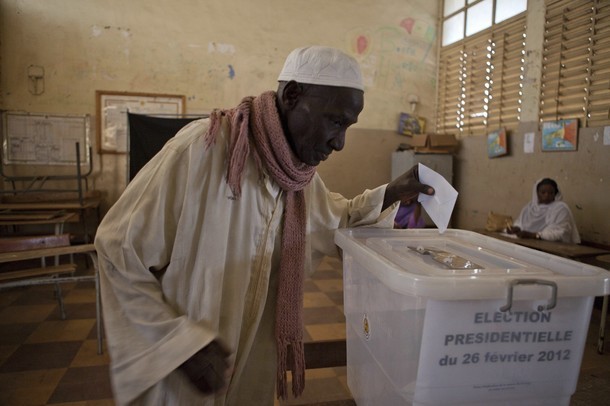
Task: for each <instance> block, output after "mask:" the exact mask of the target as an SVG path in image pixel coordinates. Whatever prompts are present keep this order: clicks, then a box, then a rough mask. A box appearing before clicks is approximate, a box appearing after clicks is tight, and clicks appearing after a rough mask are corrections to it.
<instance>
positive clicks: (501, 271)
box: [365, 236, 553, 276]
mask: <svg viewBox="0 0 610 406" xmlns="http://www.w3.org/2000/svg"><path fill="white" fill-rule="evenodd" d="M365 244H366V245H367V246H368V247H370V248H371V249H373V250H375V251H376V252H378V253H379V254H380V255H382V256H384V257H386V258H387V259H389V260H391V261H392V262H394V263H395V264H396V265H398V266H400V267H403V268H404V269H405V270H407V271H409V272H412V273H413V272H414V273H422V274H426V275H434V276H456V275H464V276H472V275H479V276H485V275H537V276H541V275H552V273H553V272H552V271H550V270H548V269H544V268H541V267H536V266H531V264H529V265H528V264H526V263H524V262H522V261H520V260H518V259H516V258H512V257H509V256H507V255H503V254H499V253H494V252H491V251H490V250H489V249H486V248H484V247H481V246H478V245H475V244H472V245H469V244H466V243H464V242H459V241H453V240H452V239H451V238H445V237H439V238H425V237H424V238H422V237H405V236H402V237H396V238H367V239H366V241H365ZM414 264H417V266H414Z"/></svg>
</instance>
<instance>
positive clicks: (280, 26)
mask: <svg viewBox="0 0 610 406" xmlns="http://www.w3.org/2000/svg"><path fill="white" fill-rule="evenodd" d="M0 5H1V9H0V35H1V40H2V41H1V45H0V57H1V64H0V69H1V77H0V86H1V89H2V95H1V99H0V103H1V105H0V107H1V108H2V109H5V110H11V111H14V110H23V111H27V112H32V113H52V114H89V115H91V116H92V118H93V123H95V119H96V115H97V113H98V112H96V111H95V91H96V90H105V91H131V92H142V93H166V94H183V95H185V96H186V108H187V112H188V113H192V114H197V113H202V112H207V111H209V110H211V109H212V108H216V107H232V106H234V105H236V104H237V103H238V102H239V100H240V99H241V98H242V97H244V96H247V95H256V94H259V93H261V92H262V91H265V90H269V89H275V88H276V86H277V75H278V73H279V71H280V70H281V67H282V65H283V61H284V59H285V57H286V55H287V54H288V53H289V52H290V51H291V50H292V49H294V48H296V47H299V46H304V45H310V44H322V45H330V46H335V47H338V48H341V49H344V50H345V51H347V52H348V53H350V54H351V55H353V56H354V57H356V58H357V59H358V60H359V61H360V63H361V65H362V69H363V73H364V79H365V82H366V96H365V98H366V100H365V108H364V111H363V112H362V114H361V116H360V119H359V123H358V124H357V128H361V129H362V128H373V129H382V130H393V129H394V128H396V127H397V123H398V117H399V114H400V112H401V111H410V105H409V102H408V97H409V96H410V95H412V94H413V95H417V96H418V97H419V99H420V104H419V106H418V109H419V111H420V112H422V115H424V116H426V117H427V118H428V120H429V121H431V120H432V119H433V111H434V102H435V81H436V76H435V69H436V65H437V63H436V60H437V47H436V20H437V14H438V4H437V2H435V1H425V0H417V1H410V2H405V1H403V0H379V1H375V2H370V1H362V0H335V1H323V0H307V1H306V0H292V1H283V0H259V1H249V0H207V1H203V0H185V1H180V2H167V1H162V0H131V1H122V0H92V1H74V0H46V1H22V0H0ZM30 65H38V66H42V67H43V68H44V71H45V77H44V87H45V91H44V93H43V94H41V95H38V96H34V95H32V94H30V93H29V91H28V78H27V73H26V71H27V67H28V66H30ZM93 127H95V125H93ZM93 130H95V128H93ZM392 135H393V134H392ZM391 138H393V137H392V136H390V137H389V138H386V136H385V135H383V134H382V135H376V136H374V137H371V138H370V139H368V140H367V141H366V142H362V143H358V144H357V147H356V148H355V150H354V147H353V146H350V150H351V151H352V152H354V153H355V154H356V155H367V154H368V153H370V155H371V156H376V157H382V156H386V151H387V143H389V142H391V141H390V139H391ZM95 139H96V136H95V134H93V136H92V141H93V143H95ZM378 147H380V148H379V149H378ZM95 150H96V148H95V145H94V151H95ZM333 158H334V157H333ZM344 159H346V158H342V160H341V161H340V162H341V163H340V166H343V165H344ZM347 161H349V160H347ZM94 162H95V173H94V176H93V186H94V187H95V188H96V189H101V190H104V191H105V192H106V193H107V205H108V204H111V203H112V202H114V201H115V200H116V198H117V197H118V196H119V195H120V193H121V192H122V190H123V188H124V186H125V179H126V177H125V168H126V159H125V156H124V155H115V154H103V155H101V156H100V155H97V154H94ZM368 162H369V163H370V164H371V165H372V166H371V167H369V168H368V169H367V171H368V172H370V173H375V172H376V171H377V163H378V162H377V160H371V159H369V160H368ZM346 164H347V163H346ZM9 169H10V171H17V172H19V174H28V172H31V171H34V170H37V169H39V168H30V167H18V168H9ZM52 170H55V171H59V170H61V168H52ZM339 172H340V173H343V172H345V171H339ZM339 172H335V171H334V170H331V171H327V173H326V174H327V176H328V177H329V180H331V183H333V182H332V178H333V176H335V173H339ZM347 172H349V170H347ZM378 179H379V181H380V183H383V182H387V181H388V180H389V176H386V175H384V176H379V177H378ZM342 181H343V182H350V183H352V185H353V186H350V188H349V189H350V190H355V189H358V188H359V186H360V184H359V179H357V178H351V177H348V178H344V179H342ZM335 183H336V182H335Z"/></svg>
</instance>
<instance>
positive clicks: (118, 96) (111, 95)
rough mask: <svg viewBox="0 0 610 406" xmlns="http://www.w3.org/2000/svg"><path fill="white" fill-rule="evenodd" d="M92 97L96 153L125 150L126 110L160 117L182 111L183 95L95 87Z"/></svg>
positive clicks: (183, 109) (120, 152) (115, 152)
mask: <svg viewBox="0 0 610 406" xmlns="http://www.w3.org/2000/svg"><path fill="white" fill-rule="evenodd" d="M95 98H96V100H95V105H96V112H97V150H98V152H99V153H100V154H104V153H106V154H126V153H127V152H128V151H129V140H128V139H127V135H128V122H127V112H130V113H136V114H147V115H152V116H155V115H158V116H161V117H163V116H171V117H181V116H182V115H183V114H184V112H185V100H186V98H185V96H184V95H175V94H155V93H133V92H113V91H104V90H97V91H96V92H95Z"/></svg>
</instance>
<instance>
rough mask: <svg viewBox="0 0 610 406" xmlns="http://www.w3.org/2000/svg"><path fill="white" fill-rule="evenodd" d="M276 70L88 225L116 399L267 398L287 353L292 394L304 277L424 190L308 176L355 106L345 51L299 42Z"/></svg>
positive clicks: (180, 137) (353, 65)
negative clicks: (363, 187)
mask: <svg viewBox="0 0 610 406" xmlns="http://www.w3.org/2000/svg"><path fill="white" fill-rule="evenodd" d="M278 80H279V87H278V90H277V92H272V91H270V92H266V93H263V94H261V95H259V96H257V97H246V98H244V99H243V100H242V102H241V103H240V104H239V106H237V107H236V108H234V109H231V110H224V111H214V112H213V113H212V114H211V117H210V118H209V119H204V120H199V121H195V122H193V123H191V124H189V125H188V126H186V127H185V128H184V129H182V130H181V131H180V132H179V133H178V134H177V135H176V136H175V137H174V138H173V139H172V140H170V141H169V142H168V143H167V144H166V145H165V147H164V148H163V150H162V151H160V152H159V153H158V154H157V155H156V156H155V157H154V158H153V159H152V160H151V161H150V162H149V163H148V165H146V166H145V167H144V168H143V169H142V170H141V171H140V172H139V173H138V175H137V176H136V178H135V179H134V180H133V181H132V182H131V183H130V184H129V186H128V187H127V189H126V190H125V192H124V193H123V195H122V196H121V197H120V199H119V200H118V201H117V203H116V204H115V205H114V206H113V207H112V208H111V209H110V211H109V212H108V214H107V215H106V216H105V218H104V220H103V221H102V223H101V224H100V227H99V229H98V233H97V238H96V240H95V245H96V248H97V250H98V253H99V258H100V270H101V281H102V302H103V305H104V320H105V325H106V331H107V335H108V345H109V350H110V355H111V358H112V364H111V375H112V384H113V389H114V394H115V397H116V401H117V403H118V404H128V403H129V404H144V405H188V404H197V405H219V404H231V405H246V404H256V405H262V404H269V405H271V404H273V397H274V396H273V393H274V390H275V389H276V388H277V394H278V396H279V397H280V398H283V397H285V396H286V392H287V389H286V365H287V359H288V357H291V358H292V360H293V363H294V365H295V368H294V370H293V371H292V391H293V393H294V394H295V396H298V395H299V394H300V393H301V392H302V390H303V387H304V370H305V365H304V358H303V343H302V319H301V312H302V300H303V278H304V275H305V272H307V271H311V270H312V269H314V268H315V265H316V263H317V261H319V260H320V259H321V258H322V257H323V256H324V255H335V256H336V255H337V249H336V247H335V245H334V243H333V233H334V230H336V229H337V228H340V227H357V226H377V227H387V228H391V227H393V225H394V217H395V215H396V211H397V209H398V203H399V201H400V200H407V199H411V198H413V197H414V196H416V195H417V194H418V193H427V194H432V193H434V191H433V190H432V188H429V187H428V186H426V185H422V184H421V183H419V181H418V179H417V172H416V170H415V169H412V170H410V171H409V172H407V173H405V174H404V175H403V176H401V177H399V178H398V179H396V180H394V181H393V182H392V183H390V184H388V185H384V186H380V187H378V188H376V189H374V190H367V191H365V192H364V193H363V194H361V195H359V196H357V197H355V198H354V199H351V200H348V199H345V198H344V197H342V196H340V195H338V194H336V193H332V192H330V191H328V190H327V189H326V187H325V186H324V183H323V182H322V180H321V179H320V177H319V176H318V175H317V174H316V166H317V165H318V164H319V163H320V162H321V161H324V160H325V159H327V158H328V156H329V155H330V154H331V153H332V152H333V151H340V150H341V149H342V148H343V146H344V143H345V132H346V130H347V128H348V127H349V126H350V125H352V124H354V123H356V121H357V120H358V115H359V114H360V112H361V111H362V108H363V104H364V101H363V95H364V92H363V89H364V87H363V84H362V78H361V73H360V69H359V67H358V64H357V62H356V61H355V60H354V59H353V58H351V57H350V56H348V55H346V54H344V53H343V52H341V51H339V50H337V49H333V48H327V47H318V46H314V47H306V48H300V49H296V50H294V51H293V52H292V53H291V54H290V55H289V56H288V58H287V60H286V62H285V65H284V68H283V70H282V72H281V73H280V76H279V79H278Z"/></svg>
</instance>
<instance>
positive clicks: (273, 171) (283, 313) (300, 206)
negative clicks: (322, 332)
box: [206, 92, 316, 399]
mask: <svg viewBox="0 0 610 406" xmlns="http://www.w3.org/2000/svg"><path fill="white" fill-rule="evenodd" d="M223 116H226V117H227V119H228V121H229V123H230V144H229V167H228V170H227V183H228V184H229V186H230V187H231V190H232V192H233V193H234V194H235V196H236V197H239V196H240V194H241V178H242V173H243V170H244V167H245V164H246V159H247V157H248V155H250V152H251V151H250V146H251V145H253V146H254V147H255V151H254V152H255V153H254V154H253V157H254V159H255V160H256V162H257V164H258V165H259V166H261V165H262V166H264V168H265V169H266V170H267V172H268V173H269V174H270V176H271V177H272V178H273V180H274V181H275V182H276V183H277V184H278V185H279V186H280V187H281V188H282V190H284V191H285V192H286V194H285V205H284V228H283V230H282V243H281V244H282V245H281V247H282V252H281V258H280V269H279V284H278V292H277V303H276V315H275V338H276V343H277V355H278V359H277V362H278V365H277V396H278V398H280V399H285V398H286V395H287V390H286V386H287V379H286V370H287V360H288V357H289V356H292V357H293V365H294V367H293V370H292V393H293V394H294V396H295V397H296V396H299V395H301V393H302V392H303V389H304V388H305V354H304V350H303V322H302V308H303V275H304V262H305V249H304V247H305V227H306V221H307V220H306V215H307V214H306V207H305V196H304V193H303V189H304V188H305V186H306V185H307V184H308V183H309V182H310V181H311V179H312V178H313V176H314V174H315V171H316V168H315V167H314V166H309V165H306V164H304V163H303V162H301V161H300V160H299V159H298V158H297V157H296V156H295V154H294V153H293V152H292V150H291V148H290V145H289V144H288V141H287V139H286V136H285V135H284V131H283V129H282V124H281V121H280V117H279V114H278V109H277V106H276V94H275V92H265V93H263V94H261V95H260V96H258V97H246V98H244V99H243V100H242V101H241V103H240V104H239V105H238V106H237V107H236V108H234V109H231V110H215V111H213V112H212V114H211V116H210V120H211V123H210V128H209V130H208V135H207V139H206V145H207V146H208V147H209V146H210V145H211V144H213V143H214V140H215V136H216V134H217V133H218V129H219V127H220V123H221V118H222V117H223ZM289 349H290V351H291V354H289Z"/></svg>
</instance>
